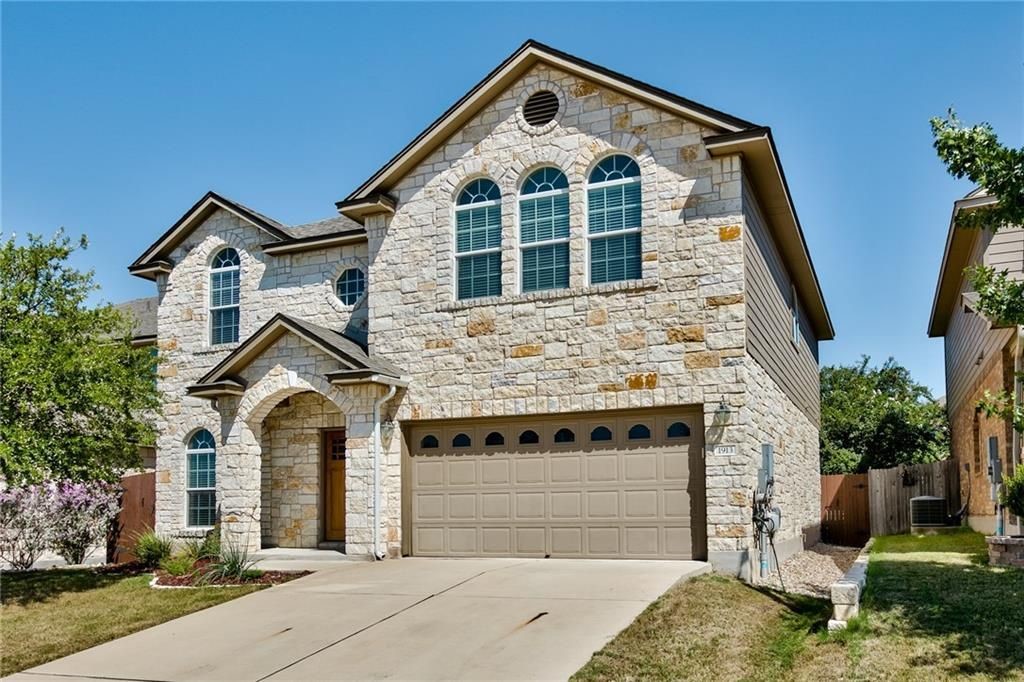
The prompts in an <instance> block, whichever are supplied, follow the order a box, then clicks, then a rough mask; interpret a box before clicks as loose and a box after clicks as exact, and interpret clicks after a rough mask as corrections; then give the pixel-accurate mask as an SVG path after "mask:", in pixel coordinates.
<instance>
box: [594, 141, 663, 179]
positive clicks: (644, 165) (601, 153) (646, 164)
mask: <svg viewBox="0 0 1024 682" xmlns="http://www.w3.org/2000/svg"><path fill="white" fill-rule="evenodd" d="M613 154H625V155H627V156H629V157H631V158H633V159H634V160H636V162H637V164H638V165H639V166H640V178H641V179H642V180H643V181H644V182H645V183H647V182H654V179H655V175H656V171H657V163H656V161H655V159H654V153H653V152H652V151H651V148H650V147H648V146H647V143H646V142H645V141H644V140H643V139H642V138H641V137H640V136H639V135H636V134H634V133H630V132H624V131H619V132H613V133H610V134H609V135H608V136H607V137H604V136H601V137H594V138H593V140H591V142H590V144H587V145H583V146H581V147H580V150H579V155H578V156H577V157H576V171H577V172H578V173H579V175H580V176H581V177H582V178H583V182H586V181H587V180H588V179H589V178H590V172H591V171H592V170H594V167H595V166H597V164H598V163H599V162H600V161H601V160H602V159H604V158H605V157H608V156H611V155H613Z"/></svg>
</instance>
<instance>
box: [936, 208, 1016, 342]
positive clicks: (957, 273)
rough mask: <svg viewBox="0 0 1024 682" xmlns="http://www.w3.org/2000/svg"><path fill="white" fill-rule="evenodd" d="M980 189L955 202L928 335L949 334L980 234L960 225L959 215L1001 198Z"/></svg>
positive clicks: (950, 217)
mask: <svg viewBox="0 0 1024 682" xmlns="http://www.w3.org/2000/svg"><path fill="white" fill-rule="evenodd" d="M978 192H979V190H974V191H973V192H971V193H970V194H969V195H968V196H967V198H964V199H958V200H957V201H954V202H953V210H952V212H951V213H950V216H949V230H948V232H947V234H946V248H945V250H944V251H943V252H942V265H941V266H939V278H938V281H937V282H936V283H935V295H934V296H933V297H932V312H931V315H930V316H929V318H928V336H929V337H931V338H936V337H940V336H945V335H946V330H947V329H948V327H949V320H950V317H951V316H952V314H953V305H954V304H955V303H956V295H957V294H958V293H959V292H960V281H961V278H962V277H963V271H964V268H965V267H967V261H968V260H970V257H971V248H972V247H973V245H974V240H975V238H976V237H977V231H976V230H962V229H957V227H956V217H957V215H958V214H959V213H960V211H970V210H974V209H976V208H981V207H983V206H991V205H993V204H996V203H998V201H999V200H998V199H997V198H996V197H994V196H990V195H979V194H978Z"/></svg>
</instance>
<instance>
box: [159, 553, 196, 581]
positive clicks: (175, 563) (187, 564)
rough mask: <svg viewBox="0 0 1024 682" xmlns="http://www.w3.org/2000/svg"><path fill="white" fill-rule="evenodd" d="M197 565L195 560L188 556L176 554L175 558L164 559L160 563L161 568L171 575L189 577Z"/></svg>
mask: <svg viewBox="0 0 1024 682" xmlns="http://www.w3.org/2000/svg"><path fill="white" fill-rule="evenodd" d="M194 563H195V559H193V558H192V557H190V556H188V554H176V555H174V556H169V557H164V559H163V560H162V561H161V562H160V568H162V569H164V570H165V571H167V572H168V573H170V574H171V575H175V576H178V575H187V574H189V573H191V572H192V565H193V564H194Z"/></svg>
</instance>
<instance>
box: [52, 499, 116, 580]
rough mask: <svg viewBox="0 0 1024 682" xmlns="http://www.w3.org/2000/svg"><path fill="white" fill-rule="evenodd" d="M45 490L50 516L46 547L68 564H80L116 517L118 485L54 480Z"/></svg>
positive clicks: (104, 534)
mask: <svg viewBox="0 0 1024 682" xmlns="http://www.w3.org/2000/svg"><path fill="white" fill-rule="evenodd" d="M47 488H48V490H49V491H50V495H51V496H52V499H51V510H52V512H51V513H52V514H53V517H52V520H53V524H52V525H53V528H52V534H51V542H50V548H51V549H53V551H54V552H56V553H57V554H59V555H60V556H61V557H63V558H64V561H66V562H68V563H69V564H72V565H75V564H80V563H82V562H83V561H85V555H86V554H87V553H88V551H89V550H90V549H92V548H93V547H95V546H96V545H97V543H99V541H100V540H101V539H103V538H104V537H105V536H106V534H107V531H108V530H109V529H110V524H111V522H112V521H113V520H114V518H115V517H116V516H117V512H118V511H119V510H120V508H121V491H120V486H117V485H114V484H111V483H105V482H103V481H90V482H86V483H75V482H73V481H56V482H54V483H51V484H49V485H48V486H47Z"/></svg>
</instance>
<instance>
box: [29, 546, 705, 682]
mask: <svg viewBox="0 0 1024 682" xmlns="http://www.w3.org/2000/svg"><path fill="white" fill-rule="evenodd" d="M707 570H708V567H707V565H706V564H704V563H701V562H688V561H598V560H558V559H418V558H407V559H401V560H397V561H396V560H392V561H383V562H379V563H369V562H366V563H363V562H352V563H347V564H343V565H340V566H336V567H332V568H329V569H325V570H322V571H319V572H317V573H315V574H313V575H311V576H308V577H306V578H302V579H299V580H296V581H294V582H291V583H288V584H286V585H282V586H278V587H273V588H271V589H267V590H263V591H261V592H258V593H256V594H253V595H250V596H247V597H242V598H240V599H237V600H235V601H231V602H228V603H226V604H222V605H220V606H216V607H213V608H211V609H207V610H205V611H200V612H198V613H193V614H190V615H188V616H185V617H183V618H179V619H177V620H174V621H171V622H169V623H164V624H163V625H159V626H157V627H154V628H150V629H149V630H145V631H142V632H139V633H136V634H134V635H130V636H128V637H124V638H122V639H119V640H116V641H113V642H109V643H107V644H103V645H100V646H98V647H94V648H92V649H89V650H87V651H83V652H81V653H78V654H74V655H72V656H68V657H67V658H63V659H60V660H58V661H53V662H51V663H47V664H45V665H42V666H40V667H38V668H33V669H31V670H29V671H26V672H24V673H21V674H19V675H17V676H15V678H14V679H18V680H23V681H24V682H41V680H44V679H47V678H49V679H54V680H57V679H60V680H64V681H65V682H67V680H68V679H69V678H72V679H73V678H93V679H95V678H102V679H106V680H312V679H320V680H326V679H367V678H394V679H416V680H425V679H431V680H433V679H565V678H567V677H568V676H569V675H571V674H572V673H574V672H575V671H576V670H577V669H579V667H580V666H582V665H583V664H584V663H586V661H587V660H589V658H590V656H591V655H592V654H593V653H594V652H595V651H597V650H598V649H600V648H601V647H602V646H604V644H605V643H606V642H607V641H608V640H610V639H611V638H612V637H614V636H615V635H616V634H617V633H618V632H619V631H621V630H622V629H623V628H625V627H626V626H627V625H629V623H630V622H632V620H633V619H634V618H635V617H636V616H637V615H638V614H639V613H640V612H641V611H643V609H644V608H645V607H646V606H647V605H648V604H649V603H650V602H651V601H653V600H654V599H656V598H657V597H658V596H659V595H661V594H662V593H663V592H664V591H665V590H667V589H668V588H669V587H671V586H672V585H673V584H675V583H676V582H678V581H679V580H682V579H685V578H689V577H692V576H694V575H698V574H699V573H702V572H705V571H707Z"/></svg>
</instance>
